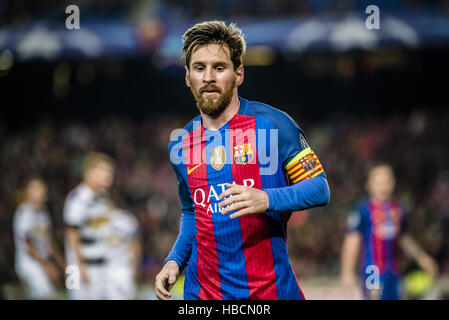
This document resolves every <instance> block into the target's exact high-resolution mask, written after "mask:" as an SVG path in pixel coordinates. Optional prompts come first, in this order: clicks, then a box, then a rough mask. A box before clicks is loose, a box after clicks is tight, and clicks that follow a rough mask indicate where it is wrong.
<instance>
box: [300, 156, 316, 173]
mask: <svg viewBox="0 0 449 320" xmlns="http://www.w3.org/2000/svg"><path fill="white" fill-rule="evenodd" d="M300 161H301V164H302V167H303V169H304V170H305V171H310V170H313V169H315V167H316V160H315V159H314V158H313V156H312V155H311V154H310V153H309V154H308V155H307V156H305V157H304V158H301V160H300Z"/></svg>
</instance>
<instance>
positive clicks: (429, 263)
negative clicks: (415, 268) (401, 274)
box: [399, 234, 438, 276]
mask: <svg viewBox="0 0 449 320" xmlns="http://www.w3.org/2000/svg"><path fill="white" fill-rule="evenodd" d="M399 243H400V245H401V249H402V250H403V251H404V252H405V253H406V254H407V255H408V256H409V257H411V258H413V259H414V260H415V261H416V262H417V263H418V265H419V266H420V267H421V268H422V269H424V270H425V271H427V272H428V273H430V274H431V275H432V276H436V275H437V274H438V264H437V263H436V262H435V260H434V259H433V258H432V257H430V256H429V255H428V254H427V253H426V252H425V251H424V249H423V248H421V246H420V245H419V244H418V243H417V242H416V241H415V240H414V239H413V238H412V237H411V236H410V235H409V234H405V235H403V236H402V237H401V238H400V240H399Z"/></svg>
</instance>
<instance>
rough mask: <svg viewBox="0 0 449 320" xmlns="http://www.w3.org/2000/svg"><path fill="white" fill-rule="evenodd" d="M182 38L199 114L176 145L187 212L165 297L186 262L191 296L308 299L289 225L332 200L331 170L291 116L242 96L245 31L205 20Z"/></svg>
mask: <svg viewBox="0 0 449 320" xmlns="http://www.w3.org/2000/svg"><path fill="white" fill-rule="evenodd" d="M183 41H184V45H183V50H184V53H185V57H186V67H185V70H186V76H185V80H186V84H187V86H188V87H190V89H191V91H192V93H193V96H194V98H195V101H196V103H197V107H198V108H199V111H200V115H198V116H197V117H196V118H194V119H193V120H192V121H191V122H190V123H189V124H187V125H186V126H185V128H184V129H182V130H179V131H178V132H177V133H176V135H175V137H174V138H173V137H172V139H171V142H170V144H169V153H170V160H171V163H172V166H173V169H174V171H175V173H176V176H177V179H178V187H179V197H180V200H181V206H182V216H181V224H180V231H179V235H178V238H177V241H176V243H175V245H174V247H173V249H172V250H171V252H170V253H169V255H168V257H167V258H166V260H165V264H164V267H163V269H162V270H161V272H160V273H159V274H158V275H157V277H156V294H157V296H158V298H159V299H164V300H165V299H169V298H170V296H171V295H170V293H169V290H170V288H171V287H172V286H173V284H174V283H175V281H176V279H177V277H178V276H179V274H180V272H181V271H182V270H183V269H184V268H185V267H187V270H186V276H185V286H184V298H185V299H269V300H276V299H299V300H300V299H304V295H303V293H302V291H301V289H300V287H299V284H298V282H297V279H296V276H295V274H294V271H293V269H292V266H291V264H290V261H289V257H288V253H287V247H286V229H287V228H286V227H287V221H288V220H289V218H290V215H291V212H292V211H296V210H303V209H308V208H312V207H316V206H323V205H325V204H327V202H328V200H329V187H328V184H327V180H326V176H325V173H324V170H323V167H322V166H321V163H320V161H319V160H318V157H317V156H316V155H315V153H314V152H313V151H312V149H311V148H310V147H309V146H308V144H307V142H306V139H305V136H304V133H303V131H302V130H301V129H300V128H299V126H298V125H297V123H296V122H295V121H294V120H293V119H292V118H290V117H289V116H288V115H287V114H286V113H284V112H282V111H280V110H278V109H275V108H273V107H271V106H268V105H266V104H263V103H260V102H253V101H248V100H246V99H243V98H241V97H239V96H238V93H237V88H238V86H240V85H241V84H242V83H243V79H244V69H243V65H242V57H243V55H244V52H245V47H246V45H245V42H244V39H243V35H242V33H241V31H240V29H238V28H237V27H236V26H235V25H233V24H231V25H226V24H225V23H223V22H219V21H208V22H203V23H199V24H197V25H195V26H193V27H192V28H190V29H189V30H187V32H186V33H185V34H184V36H183Z"/></svg>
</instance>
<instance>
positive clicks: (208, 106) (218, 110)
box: [190, 78, 237, 119]
mask: <svg viewBox="0 0 449 320" xmlns="http://www.w3.org/2000/svg"><path fill="white" fill-rule="evenodd" d="M236 81H237V79H236V78H234V80H233V82H232V85H231V86H230V88H229V89H228V90H226V91H225V92H224V93H222V91H221V89H220V88H218V87H216V86H215V85H213V84H211V85H207V86H204V87H202V88H201V89H199V90H198V91H196V90H195V89H194V88H192V87H190V90H191V91H192V94H193V97H194V98H195V101H196V106H197V107H198V109H199V110H200V111H201V112H202V113H204V114H206V115H208V116H210V117H212V118H215V119H216V118H218V117H219V116H220V115H221V114H222V113H223V111H224V110H225V109H226V107H227V106H228V105H229V103H230V102H231V99H232V95H233V93H234V88H235V84H236ZM205 91H216V92H217V93H216V94H214V95H213V96H209V97H205V96H204V94H203V92H205ZM216 95H218V97H216Z"/></svg>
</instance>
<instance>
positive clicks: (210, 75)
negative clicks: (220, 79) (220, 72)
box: [203, 67, 215, 83]
mask: <svg viewBox="0 0 449 320" xmlns="http://www.w3.org/2000/svg"><path fill="white" fill-rule="evenodd" d="M203 82H205V83H213V82H215V75H214V72H213V70H212V68H210V67H207V68H206V70H205V71H204V75H203Z"/></svg>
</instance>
